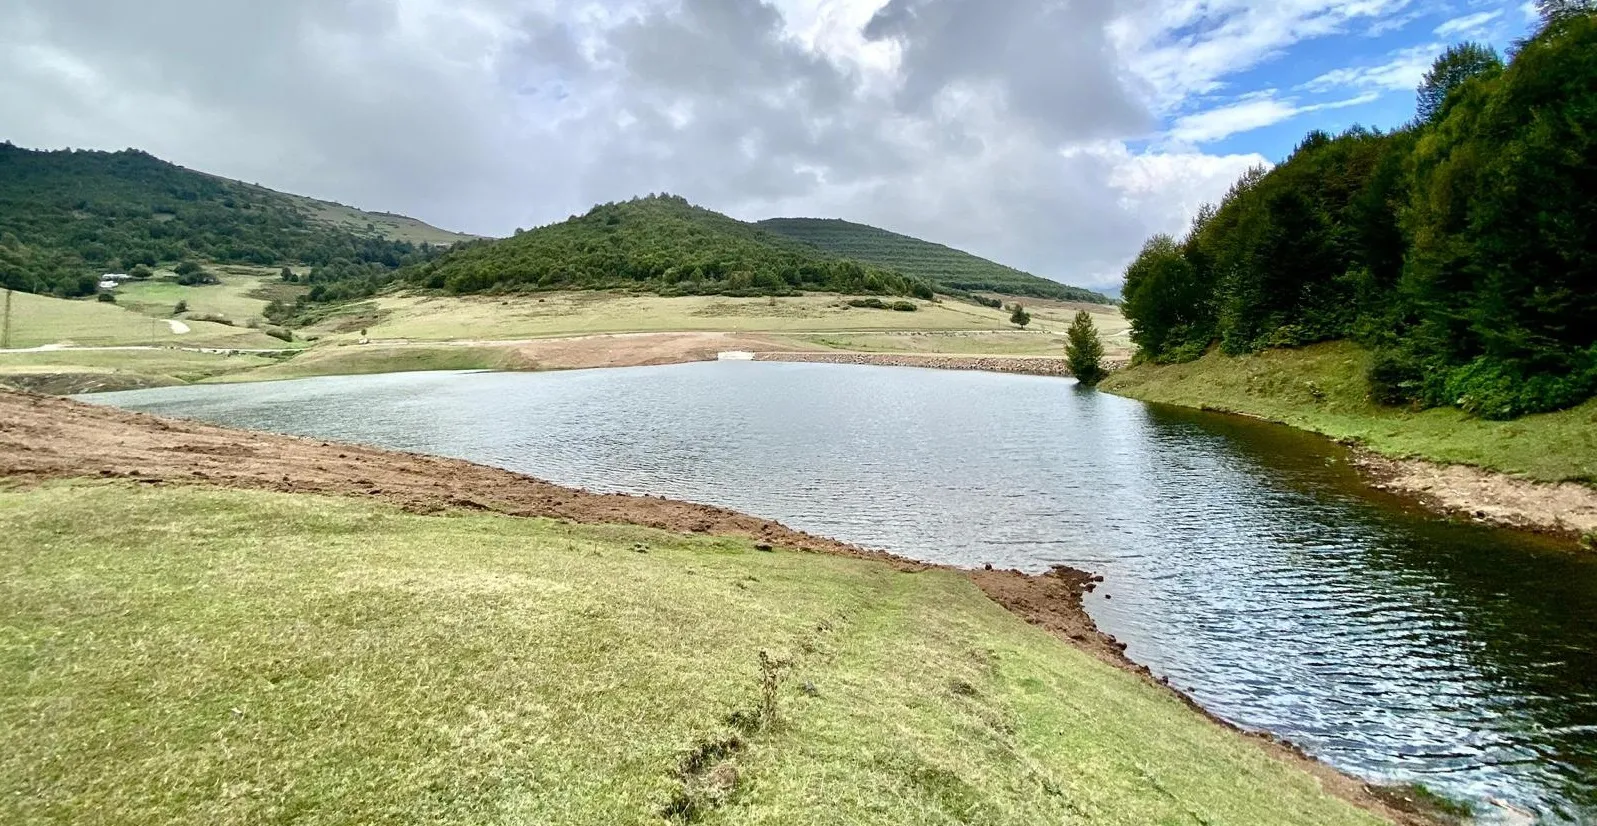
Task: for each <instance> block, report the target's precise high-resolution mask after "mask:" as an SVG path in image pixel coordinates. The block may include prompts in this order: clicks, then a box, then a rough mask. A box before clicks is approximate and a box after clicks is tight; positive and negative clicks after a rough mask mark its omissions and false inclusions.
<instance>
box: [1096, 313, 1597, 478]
mask: <svg viewBox="0 0 1597 826" xmlns="http://www.w3.org/2000/svg"><path fill="white" fill-rule="evenodd" d="M1368 363H1369V354H1368V353H1366V352H1365V351H1363V350H1361V349H1359V348H1358V347H1356V346H1354V345H1352V344H1348V343H1345V342H1338V343H1331V344H1319V345H1315V346H1312V347H1304V348H1302V349H1298V350H1266V351H1264V352H1262V353H1259V354H1257V355H1249V356H1240V357H1235V358H1233V357H1229V356H1224V355H1221V354H1220V353H1218V352H1214V353H1210V354H1209V355H1207V356H1204V357H1203V358H1202V359H1199V360H1198V361H1195V362H1191V363H1189V364H1173V365H1163V366H1155V365H1139V366H1137V367H1134V368H1131V369H1129V370H1123V371H1120V372H1118V373H1115V374H1114V375H1112V376H1111V377H1110V378H1109V379H1108V380H1106V381H1105V382H1104V383H1103V385H1102V387H1103V389H1105V390H1108V391H1110V392H1113V393H1119V394H1121V395H1125V396H1130V397H1132V398H1136V399H1142V400H1144V401H1151V402H1163V403H1166V404H1178V405H1184V406H1187V407H1200V408H1205V409H1211V410H1221V411H1227V412H1232V413H1243V414H1246V415H1249V416H1256V417H1259V418H1263V419H1268V420H1270V421H1276V422H1282V423H1284V424H1289V425H1292V426H1293V427H1299V428H1302V429H1304V430H1312V431H1314V432H1316V433H1323V434H1325V435H1327V436H1331V437H1333V438H1336V439H1344V440H1352V441H1355V442H1358V443H1359V444H1362V445H1364V446H1366V447H1369V448H1370V449H1372V450H1374V451H1376V452H1378V453H1382V454H1386V455H1388V456H1394V457H1399V458H1421V459H1430V460H1433V461H1437V462H1447V463H1456V464H1465V465H1475V466H1477V467H1482V468H1486V469H1488V470H1497V471H1503V472H1507V473H1514V474H1519V475H1522V476H1525V477H1528V478H1531V479H1537V480H1542V481H1550V482H1559V481H1583V482H1587V483H1593V482H1597V400H1593V401H1589V402H1587V403H1586V404H1584V405H1581V406H1580V407H1576V408H1573V409H1570V410H1564V411H1560V412H1557V413H1547V414H1542V415H1537V416H1526V417H1524V418H1520V419H1515V420H1513V421H1507V422H1493V421H1486V420H1483V419H1476V418H1472V417H1469V416H1467V415H1465V414H1464V413H1463V412H1462V411H1459V410H1457V409H1453V408H1448V409H1433V410H1425V411H1419V412H1413V411H1407V410H1399V409H1393V408H1387V407H1381V406H1379V405H1376V404H1373V403H1371V402H1370V401H1369V399H1368V397H1367V392H1368V391H1367V385H1366V384H1365V380H1364V375H1365V370H1366V368H1367V366H1368Z"/></svg>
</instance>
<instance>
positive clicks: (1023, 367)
mask: <svg viewBox="0 0 1597 826" xmlns="http://www.w3.org/2000/svg"><path fill="white" fill-rule="evenodd" d="M754 358H755V360H756V361H805V362H815V363H818V364H874V365H877V366H881V367H926V368H931V369H934V370H986V371H988V372H992V373H1024V374H1027V375H1032V376H1068V375H1070V367H1069V366H1068V365H1067V364H1066V362H1065V360H1064V359H1062V358H1056V357H1053V356H946V355H935V354H920V353H839V352H819V353H814V352H812V353H774V352H766V353H755V354H754ZM1106 366H1108V367H1109V368H1110V369H1111V370H1113V369H1116V368H1118V367H1121V366H1123V363H1122V362H1108V363H1107V364H1106Z"/></svg>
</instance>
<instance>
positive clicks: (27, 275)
mask: <svg viewBox="0 0 1597 826" xmlns="http://www.w3.org/2000/svg"><path fill="white" fill-rule="evenodd" d="M467 237H468V236H464V235H459V234H456V233H450V232H445V231H443V230H440V229H437V228H435V227H431V226H428V225H427V224H424V223H422V222H420V221H417V220H415V219H412V218H405V217H403V216H396V215H388V214H384V213H365V212H361V211H359V210H356V209H353V208H350V207H345V206H342V205H339V204H333V203H328V202H324V201H316V200H313V199H310V198H303V197H300V196H296V195H286V194H284V193H280V192H274V191H272V190H270V189H266V188H263V187H259V186H254V185H251V184H245V183H241V182H238V181H232V180H228V179H226V178H218V177H215V176H212V175H207V174H204V173H201V172H195V171H193V170H190V169H185V168H183V167H180V166H177V165H174V164H171V163H167V162H166V161H163V160H160V159H159V158H156V157H154V156H153V155H150V154H148V153H145V152H140V151H137V150H131V149H129V150H124V151H121V152H92V151H73V150H62V151H55V152H40V151H32V150H28V149H23V148H20V147H17V146H14V145H12V144H11V143H9V142H6V143H0V281H3V283H4V285H5V286H8V287H11V288H13V289H19V290H27V291H39V292H46V293H55V294H57V295H62V296H79V295H88V294H91V293H93V292H94V290H95V285H96V283H97V281H98V280H99V276H100V275H101V274H102V273H106V272H124V271H128V270H131V269H133V268H135V267H138V266H140V265H143V266H146V267H153V266H156V265H159V264H172V263H175V262H180V261H185V260H196V259H197V260H214V261H222V262H233V263H249V264H262V265H278V264H288V263H299V264H309V265H314V266H329V265H337V266H340V267H344V268H350V267H371V268H377V269H388V268H393V267H397V266H400V265H403V264H406V263H415V262H416V261H418V260H420V259H421V258H424V257H426V255H427V254H429V251H428V250H427V249H426V247H427V246H430V245H432V244H447V243H451V242H454V241H458V240H462V239H465V238H467Z"/></svg>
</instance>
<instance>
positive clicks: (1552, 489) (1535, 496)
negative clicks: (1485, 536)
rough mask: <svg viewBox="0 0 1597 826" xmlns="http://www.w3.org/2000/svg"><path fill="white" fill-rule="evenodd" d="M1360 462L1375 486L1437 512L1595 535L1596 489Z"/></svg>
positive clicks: (1403, 462)
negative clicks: (1416, 501)
mask: <svg viewBox="0 0 1597 826" xmlns="http://www.w3.org/2000/svg"><path fill="white" fill-rule="evenodd" d="M1358 463H1359V467H1360V469H1362V470H1363V471H1364V472H1365V474H1366V475H1367V476H1368V477H1369V478H1370V483H1371V484H1372V485H1373V486H1374V487H1376V488H1379V489H1381V490H1386V491H1391V492H1393V493H1398V494H1402V495H1405V496H1411V497H1414V498H1415V499H1418V500H1419V501H1420V503H1421V504H1423V505H1425V506H1426V507H1427V508H1430V509H1431V510H1434V511H1438V512H1440V513H1447V514H1452V515H1455V516H1463V517H1466V518H1469V519H1474V520H1476V521H1479V522H1486V523H1488V524H1493V525H1501V526H1503V527H1507V528H1517V529H1519V530H1529V531H1537V532H1541V533H1553V534H1560V535H1564V536H1571V537H1576V538H1579V537H1582V536H1586V535H1590V534H1591V533H1592V532H1597V490H1594V489H1592V488H1590V487H1587V486H1586V485H1581V484H1577V483H1575V482H1561V483H1558V484H1552V483H1548V482H1533V481H1530V480H1528V479H1520V478H1517V477H1514V476H1509V475H1508V474H1505V473H1493V472H1492V471H1489V470H1481V469H1480V468H1475V467H1470V466H1468V465H1443V464H1437V463H1435V462H1427V461H1424V460H1423V459H1389V458H1387V457H1385V456H1378V455H1376V454H1373V453H1369V452H1361V454H1360V455H1359V458H1358Z"/></svg>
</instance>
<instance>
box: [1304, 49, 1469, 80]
mask: <svg viewBox="0 0 1597 826" xmlns="http://www.w3.org/2000/svg"><path fill="white" fill-rule="evenodd" d="M1442 49H1443V46H1442V45H1441V44H1440V43H1427V44H1424V45H1420V46H1413V47H1410V48H1407V49H1403V50H1401V51H1399V52H1396V53H1394V54H1392V55H1389V56H1388V58H1389V59H1388V60H1387V62H1385V63H1380V64H1376V65H1373V66H1350V67H1346V68H1342V69H1334V70H1332V71H1329V72H1326V73H1325V74H1323V75H1320V76H1319V77H1316V78H1314V79H1313V80H1311V81H1309V82H1308V83H1305V84H1303V85H1302V86H1300V87H1299V88H1300V89H1304V90H1307V91H1311V92H1324V91H1328V90H1331V89H1336V88H1339V87H1351V88H1356V89H1375V90H1382V91H1413V90H1414V89H1415V88H1416V87H1418V86H1419V85H1420V81H1421V80H1422V79H1424V77H1425V73H1426V72H1427V71H1429V70H1430V68H1431V64H1433V63H1435V62H1436V56H1437V55H1438V54H1441V52H1442Z"/></svg>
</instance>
